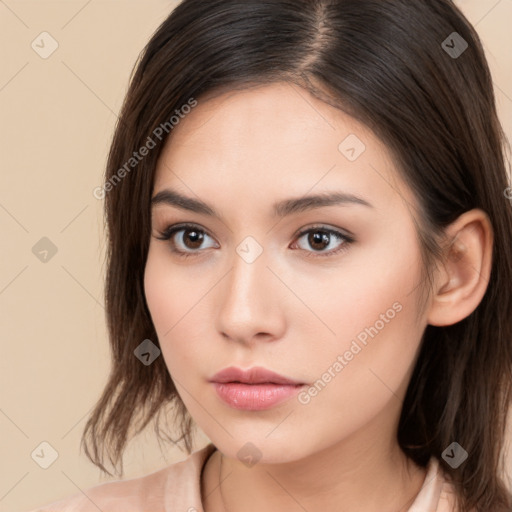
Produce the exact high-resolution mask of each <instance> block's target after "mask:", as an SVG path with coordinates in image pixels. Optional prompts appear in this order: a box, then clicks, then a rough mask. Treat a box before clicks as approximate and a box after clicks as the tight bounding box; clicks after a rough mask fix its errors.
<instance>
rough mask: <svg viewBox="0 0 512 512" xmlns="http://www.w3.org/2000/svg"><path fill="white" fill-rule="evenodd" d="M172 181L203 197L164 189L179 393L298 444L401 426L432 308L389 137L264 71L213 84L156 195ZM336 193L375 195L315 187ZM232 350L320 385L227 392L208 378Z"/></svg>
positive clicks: (159, 214) (272, 441)
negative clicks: (247, 85) (226, 88)
mask: <svg viewBox="0 0 512 512" xmlns="http://www.w3.org/2000/svg"><path fill="white" fill-rule="evenodd" d="M167 189H168V190H172V191H173V192H174V193H175V194H179V195H181V196H185V197H186V198H188V199H189V201H190V203H188V204H187V203H184V202H181V205H182V207H180V206H179V205H178V204H177V202H176V201H170V200H169V201H168V202H166V201H159V202H155V204H154V205H153V218H152V238H151V242H150V248H149V254H148V259H147V265H146V269H145V293H146V298H147V303H148V306H149V310H150V313H151V317H152V320H153V323H154V326H155V328H156V332H157V334H158V339H159V342H160V346H161V349H162V355H163V357H164V360H165V363H166V365H167V367H168V369H169V372H170V375H171V377H172V379H173V381H174V383H175V385H176V387H177V390H178V392H179V395H180V397H181V399H182V400H183V402H184V403H185V405H186V407H187V409H188V411H189V412H190V414H191V415H192V417H193V418H194V420H195V421H196V423H197V424H198V425H199V426H200V427H201V428H202V430H203V431H204V432H205V433H206V435H207V436H208V437H209V438H210V439H211V440H212V441H213V443H214V444H215V445H216V446H217V447H218V448H219V449H220V450H221V451H222V452H224V453H225V454H227V455H228V456H231V457H236V456H237V453H238V452H239V450H240V449H242V448H243V447H244V446H245V448H243V450H246V451H247V450H249V451H251V450H253V452H254V454H257V456H258V457H261V459H262V461H267V462H277V461H281V462H287V461H292V460H296V459H299V458H302V457H305V456H307V455H310V454H313V453H315V452H318V451H319V450H322V449H326V448H332V447H333V446H334V445H335V444H337V443H343V442H344V441H347V440H349V439H353V440H356V439H358V438H359V442H360V443H361V446H359V447H355V449H356V450H359V449H362V448H363V446H362V444H363V443H365V442H367V439H366V441H365V440H364V439H363V437H361V433H363V432H365V433H367V434H368V435H369V433H371V437H372V439H373V442H375V443H382V442H384V443H386V442H388V443H389V442H393V441H394V439H393V435H394V432H395V431H396V426H397V423H398V415H399V412H400V409H401V406H402V399H403V396H404V394H405V390H406V387H407V384H408V381H409V378H410V375H411V372H412V369H413V366H414V362H415V358H416V355H417V352H418V348H419V343H420V339H421V335H422V333H423V331H424V328H425V326H426V323H427V322H426V315H425V314H424V312H421V311H418V309H417V300H418V293H420V292H421V287H422V286H423V283H422V282H421V272H420V270H421V257H420V250H419V245H418V240H417V237H416V231H415V226H414V223H413V220H412V218H411V210H412V207H413V206H414V205H415V204H416V202H415V198H414V197H413V196H412V193H411V192H410V190H409V189H408V188H406V186H405V185H404V184H403V182H401V181H400V179H399V177H398V175H397V173H396V170H395V169H394V167H393V163H392V162H391V159H390V154H389V153H388V152H387V150H386V147H385V146H383V145H382V143H381V142H380V141H379V140H378V139H377V138H376V137H375V136H374V135H373V134H372V133H371V132H370V131H369V130H368V129H366V128H365V127H364V126H362V125H361V124H359V123H358V122H356V121H355V120H354V119H352V118H351V117H349V116H347V115H346V114H344V113H342V112H341V111H339V110H337V109H334V108H333V107H330V106H328V105H326V104H325V103H323V102H321V101H319V100H317V99H316V98H314V97H313V96H311V95H310V94H309V93H308V92H306V91H305V90H303V89H300V88H299V87H297V86H295V85H290V84H286V83H280V84H273V85H266V86H261V87H258V88H253V89H248V90H245V91H242V92H240V91H237V92H231V93H226V94H223V95H221V96H218V97H216V98H215V97H214V98H213V99H209V100H208V101H202V100H201V98H199V100H198V105H197V106H196V107H195V108H193V109H192V111H191V112H190V113H189V114H187V115H186V116H185V117H184V119H182V120H181V121H180V123H179V124H178V125H177V126H175V127H174V129H173V132H172V134H171V138H170V139H169V140H168V142H167V144H166V146H165V148H164V150H163V152H162V155H161V157H160V160H159V163H158V168H157V172H156V177H155V184H154V191H153V197H154V196H156V195H157V194H158V193H160V192H162V191H164V190H167ZM330 194H339V195H340V197H341V195H351V196H357V197H358V198H360V200H358V201H341V202H336V201H335V200H333V201H330V202H328V203H325V204H324V205H319V204H318V203H317V202H315V201H313V200H307V199H306V198H307V197H310V196H317V195H322V196H324V197H327V196H328V195H330ZM169 197H170V196H169ZM174 197H175V198H176V197H177V196H174ZM192 201H200V202H202V203H206V205H207V206H208V208H203V209H202V210H199V209H197V211H194V210H193V209H192V207H191V202H192ZM275 205H279V207H275ZM185 206H188V208H185ZM208 209H210V210H211V211H214V212H215V214H216V215H214V214H211V212H210V213H209V212H208V211H207V210H208ZM217 215H218V216H217ZM182 223H187V224H191V225H192V226H191V227H188V228H185V229H184V228H181V230H178V231H176V232H175V233H174V234H173V235H172V236H171V238H170V239H169V240H160V239H158V238H157V237H160V236H161V233H163V232H164V231H165V230H166V229H167V228H168V227H169V226H175V225H177V224H182ZM304 232H305V233H304ZM301 233H302V234H301ZM344 237H350V238H348V239H346V238H344ZM350 239H351V240H353V241H351V242H349V241H348V240H350ZM231 366H234V367H238V368H241V369H248V368H251V367H254V366H258V367H264V368H266V369H269V370H271V371H273V372H276V373H278V374H280V375H282V376H285V377H287V378H289V379H292V380H294V381H298V382H300V383H304V384H305V385H303V386H302V387H298V388H291V387H286V388H281V390H283V389H284V390H285V392H286V391H288V394H286V396H288V398H287V399H286V400H281V401H279V402H277V403H272V402H264V403H266V404H267V405H263V406H261V403H262V402H258V401H257V397H256V398H254V396H253V395H255V394H256V389H257V388H256V387H255V386H254V385H253V386H252V388H250V385H245V386H243V385H240V384H238V385H231V387H229V386H228V387H227V388H226V387H224V389H227V394H228V395H229V396H231V398H232V399H233V398H234V399H236V397H237V396H238V398H239V400H238V402H236V403H233V402H232V403H228V402H226V401H224V400H223V399H222V398H221V397H220V395H219V394H218V392H217V388H219V389H220V387H219V386H217V385H215V384H213V383H212V382H210V380H211V379H212V378H213V377H214V375H215V374H216V373H217V372H219V371H220V370H222V369H224V368H227V367H231ZM242 386H243V388H244V390H247V391H243V392H242V394H244V393H245V395H244V396H249V399H247V400H245V401H244V400H242V398H241V397H240V395H237V393H238V392H239V391H240V389H242ZM258 389H259V390H261V389H263V387H262V386H258ZM271 389H275V388H271ZM263 393H264V391H263ZM270 393H271V394H272V393H273V391H270ZM251 396H252V397H253V398H254V400H256V402H257V403H258V404H260V406H261V407H260V408H259V409H258V408H257V407H256V405H254V404H255V403H256V402H254V400H253V401H251V398H250V397H251ZM263 396H265V395H263ZM279 396H281V395H279ZM237 404H238V405H237ZM251 404H253V406H251ZM246 443H252V444H251V445H247V444H246ZM252 445H254V446H252ZM255 447H256V448H255ZM243 450H242V452H241V453H244V452H243Z"/></svg>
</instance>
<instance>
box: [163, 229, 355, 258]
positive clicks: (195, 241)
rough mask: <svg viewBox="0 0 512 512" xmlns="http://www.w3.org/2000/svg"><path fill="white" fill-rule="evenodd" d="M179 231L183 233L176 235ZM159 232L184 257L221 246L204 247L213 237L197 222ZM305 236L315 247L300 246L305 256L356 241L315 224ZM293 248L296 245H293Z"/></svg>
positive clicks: (333, 252) (326, 253)
mask: <svg viewBox="0 0 512 512" xmlns="http://www.w3.org/2000/svg"><path fill="white" fill-rule="evenodd" d="M178 233H181V234H180V235H179V236H176V235H177V234H178ZM159 234H160V236H157V237H156V238H157V239H158V240H164V241H167V240H169V241H170V242H171V243H170V245H171V251H172V252H173V253H175V254H176V255H178V256H180V257H184V258H186V257H189V256H194V255H198V254H199V253H200V252H201V251H200V249H208V248H212V247H213V248H218V247H219V246H218V245H215V244H213V245H210V246H207V247H204V246H203V242H204V241H205V237H207V238H212V237H210V235H208V233H207V232H206V231H205V230H204V229H201V228H199V227H198V226H197V225H195V224H176V225H172V226H168V227H167V228H166V229H165V230H164V231H161V232H159ZM306 235H307V237H306ZM304 237H305V241H306V244H307V245H309V246H310V247H311V248H313V251H310V250H309V249H307V248H303V247H299V248H300V249H301V250H304V251H305V256H307V257H313V258H315V257H327V256H334V255H336V254H339V253H341V252H344V251H346V250H347V249H348V246H349V244H351V243H352V242H354V241H355V239H354V238H353V237H352V236H349V235H347V234H345V233H342V232H340V231H338V230H335V229H332V228H327V227H326V226H314V227H312V228H308V229H305V230H302V231H301V232H300V233H299V234H298V235H297V238H298V240H300V239H302V238H304ZM212 240H213V239H212ZM294 245H297V244H294ZM333 246H334V247H333ZM329 247H330V248H331V250H328V251H326V250H325V249H326V248H327V249H328V248H329ZM292 248H294V247H293V246H292Z"/></svg>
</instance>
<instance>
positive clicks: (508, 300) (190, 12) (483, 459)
mask: <svg viewBox="0 0 512 512" xmlns="http://www.w3.org/2000/svg"><path fill="white" fill-rule="evenodd" d="M454 32H455V33H456V34H454ZM466 45H467V47H466ZM130 78H131V83H130V86H129V90H128V93H127V95H126V98H125V101H124V104H123V107H122V111H121V114H120V118H119V121H118V123H117V126H116V130H115V133H114V137H113V141H112V145H111V149H110V153H109V157H108V162H107V167H106V173H105V179H106V183H105V186H104V187H103V189H102V190H103V197H104V200H105V204H104V206H105V217H106V224H107V234H108V250H107V272H106V282H105V302H106V316H107V323H108V331H109V338H110V344H111V350H112V370H111V373H110V376H109V380H108V383H107V385H106V387H105V389H104V391H103V394H102V396H101V397H100V399H99V401H98V403H97V404H96V407H95V410H94V411H93V413H92V415H91V417H90V418H89V420H88V422H87V425H86V427H85V430H84V434H83V438H82V443H83V446H84V447H85V452H86V454H87V456H88V457H89V458H90V459H91V460H92V462H93V463H94V464H96V465H97V466H98V467H99V468H101V469H102V471H104V472H105V473H108V474H110V475H111V473H110V472H109V471H107V469H106V468H105V466H104V464H103V462H104V454H105V453H106V454H107V455H108V458H109V460H110V463H111V464H112V465H113V466H114V469H115V470H117V466H118V464H120V465H121V471H120V472H119V473H118V474H120V475H122V474H123V468H122V453H123V450H124V448H125V446H126V444H127V442H128V441H129V440H130V439H131V438H132V437H133V435H135V434H137V433H139V432H141V431H142V429H143V428H144V427H146V425H148V423H149V421H150V420H152V419H154V420H156V421H155V431H156V433H157V436H159V437H160V438H164V437H165V438H166V439H168V440H170V441H172V442H179V441H182V440H183V441H184V443H185V447H186V450H187V452H188V453H189V454H190V453H191V451H192V435H191V434H192V426H193V422H192V419H191V417H190V415H189V414H188V412H187V410H186V409H185V406H184V404H183V403H182V401H181V399H180V398H179V396H178V394H177V391H176V388H175V386H174V384H173V381H172V378H171V377H170V375H169V372H168V369H167V367H166V365H165V362H164V359H163V358H162V357H158V358H157V359H156V360H155V361H154V362H153V363H152V364H151V365H148V366H146V365H144V364H141V361H140V360H139V359H138V358H137V357H135V355H134V350H135V348H136V347H137V346H138V345H139V344H140V343H141V342H142V341H143V340H145V339H150V340H152V341H153V343H155V344H156V345H157V346H158V339H157V335H156V332H155V329H154V326H153V324H152V321H151V317H150V314H149V310H148V307H147V303H146V300H145V295H144V284H143V276H144V267H145V262H146V257H147V252H148V246H149V239H150V233H151V210H150V200H151V194H152V187H153V179H154V174H155V169H156V164H157V160H158V157H159V154H160V152H161V149H162V146H163V144H164V142H165V141H166V138H167V136H168V134H170V133H171V130H172V123H169V120H170V119H171V118H172V117H173V116H174V117H175V119H176V120H177V121H178V122H179V119H181V117H182V116H181V115H179V119H178V116H176V114H179V113H180V112H182V111H183V110H182V108H183V106H184V105H186V104H190V100H191V98H192V99H193V98H198V101H199V102H200V101H201V95H203V94H205V93H206V92H209V93H211V92H212V91H214V90H229V89H234V88H237V87H249V86H250V85H251V84H265V83H271V82H276V81H288V82H293V83H295V84H298V85H300V86H302V87H305V88H307V89H308V90H309V91H310V92H311V93H313V94H314V95H316V96H317V97H318V98H320V99H322V100H323V101H326V102H328V103H329V104H331V105H333V106H335V107H337V108H339V109H340V110H342V111H344V112H346V113H348V114H349V115H351V116H353V117H354V118H356V119H357V120H359V121H360V122H362V123H364V124H365V125H367V126H368V127H370V128H371V129H372V130H373V131H374V133H375V134H376V135H377V136H378V137H379V138H380V139H381V140H382V141H383V142H384V143H385V144H386V145H387V146H388V147H389V148H390V150H391V151H392V154H393V156H394V159H395V162H396V164H397V169H398V172H400V174H401V176H402V177H403V179H404V180H405V181H406V183H407V184H408V185H409V186H410V187H411V189H412V190H413V192H414V193H415V195H416V197H417V198H418V201H419V204H420V210H421V211H420V214H419V217H420V219H419V222H418V223H417V227H418V235H419V240H420V242H421V244H420V245H421V249H422V254H423V255H424V263H425V265H424V267H425V268H424V270H425V276H426V277H427V278H428V279H427V280H430V279H431V270H432V268H433V265H434V264H435V262H436V261H439V260H440V258H442V255H443V247H442V246H441V244H440V240H441V239H442V233H443V229H444V228H445V227H446V226H447V225H449V224H450V223H451V222H453V221H454V220H455V219H457V217H458V216H460V215H461V214H462V213H464V212H466V211H468V210H470V209H473V208H481V209H482V210H484V211H485V212H486V213H487V215H488V216H489V219H490V221H491V224H492V227H493V232H494V247H493V261H492V271H491V275H490V281H489V283H488V287H487V290H486V293H485V295H484V297H483V299H482V301H481V303H480V304H479V305H478V307H477V308H476V309H475V311H474V312H473V313H472V314H470V315H469V316H468V317H467V318H465V319H463V320H462V321H460V322H457V323H456V324H454V325H450V326H447V327H436V326H432V325H428V326H427V327H426V329H425V332H424V335H423V338H422V345H421V348H420V354H419V358H418V361H417V364H416V366H415V369H414V372H413V375H412V378H411V381H410V383H409V387H408V389H407V393H406V397H405V400H404V404H403V408H402V413H401V417H400V422H399V427H398V432H397V437H398V442H399V444H400V446H401V448H402V450H403V451H404V453H405V454H407V456H409V457H410V458H411V459H413V460H414V461H415V462H416V463H417V464H418V465H420V466H422V467H425V466H426V464H427V462H428V460H429V458H430V457H431V456H434V457H436V458H438V459H439V460H440V463H441V466H442V468H443V469H444V470H445V471H446V472H447V474H448V475H449V476H450V477H451V479H452V480H453V482H454V484H455V486H456V490H457V494H458V497H459V499H460V506H461V507H462V508H461V510H462V511H463V512H467V511H468V510H470V509H471V508H474V510H476V511H482V512H483V511H485V512H488V511H490V510H492V511H493V512H500V511H509V510H511V507H512V496H511V494H510V493H509V492H508V491H507V488H506V487H505V484H504V481H503V479H502V477H501V476H500V472H503V471H504V467H503V453H502V450H503V447H504V436H505V427H506V419H507V411H508V410H509V406H510V402H511V374H512V286H511V284H512V252H511V251H510V241H511V240H512V208H511V204H510V202H509V200H508V197H509V194H507V193H506V191H508V192H510V191H511V189H510V188H507V187H509V186H510V183H509V182H508V181H507V172H506V171H507V169H506V159H505V151H504V150H505V147H507V148H509V149H510V145H509V144H508V141H507V139H506V137H505V134H504V132H503V129H502V127H501V125H500V122H499V120H498V117H497V112H496V106H495V98H494V92H493V86H492V80H491V75H490V71H489V68H488V64H487V61H486V59H485V55H484V51H483V48H482V44H481V42H480V39H479V37H478V35H477V33H476V31H475V29H474V28H473V27H472V26H471V24H470V23H469V22H468V21H467V19H466V18H465V17H464V15H463V14H462V13H461V11H460V10H459V9H458V8H457V7H456V6H455V5H454V4H453V3H452V2H451V1H449V0H263V1H262V0H244V1H240V0H208V1H207V2H205V1H203V0H184V1H183V2H181V3H180V4H179V5H178V6H177V7H176V9H174V10H173V12H172V13H171V14H170V15H169V17H168V18H167V19H166V20H165V21H164V22H163V23H162V24H161V25H160V27H159V28H158V29H157V30H156V32H155V34H154V35H153V36H152V38H151V40H150V41H149V43H148V44H147V45H146V47H145V49H144V50H143V52H142V53H141V56H140V57H139V60H138V62H137V64H136V66H135V67H134V72H132V76H131V77H130ZM162 127H164V131H165V134H164V136H163V137H162V136H161V135H162V134H163V133H164V132H163V131H162ZM156 134H160V136H157V135H156ZM150 139H151V140H152V141H153V142H154V143H155V146H156V147H155V148H154V149H151V150H150V151H148V152H147V154H146V155H145V156H144V157H143V158H142V157H137V158H136V159H135V160H131V159H134V158H135V157H134V154H135V153H134V152H138V151H139V149H140V148H142V147H143V146H145V145H146V147H149V140H150ZM155 139H158V140H155ZM127 162H130V166H131V167H132V168H133V169H129V168H127ZM132 164H133V165H132ZM121 168H123V169H125V172H124V173H121V172H120V170H121ZM130 171H131V172H130ZM424 289H425V290H427V291H428V290H429V288H428V286H425V288H424ZM164 406H173V414H174V416H173V419H174V423H175V424H176V425H178V426H179V427H180V433H181V437H179V438H178V439H177V440H173V439H172V438H171V437H170V436H168V435H166V434H164V433H163V432H162V430H161V429H160V426H159V424H160V420H161V418H160V415H161V413H162V411H165V409H166V407H164ZM453 441H456V442H457V443H459V444H460V445H461V446H462V447H463V448H464V449H465V450H466V451H467V452H468V453H469V457H468V459H467V460H466V461H465V462H464V463H463V464H462V465H460V466H459V467H458V468H457V469H454V468H452V467H451V466H450V465H449V464H447V463H445V462H444V459H443V458H442V453H443V451H444V450H445V449H446V448H447V447H448V446H449V445H450V444H451V443H452V442H453Z"/></svg>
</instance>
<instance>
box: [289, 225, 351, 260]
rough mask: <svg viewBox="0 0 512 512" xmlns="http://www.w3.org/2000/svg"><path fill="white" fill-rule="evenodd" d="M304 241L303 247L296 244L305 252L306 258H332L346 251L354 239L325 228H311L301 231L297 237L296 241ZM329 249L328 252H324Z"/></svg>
mask: <svg viewBox="0 0 512 512" xmlns="http://www.w3.org/2000/svg"><path fill="white" fill-rule="evenodd" d="M301 239H304V240H305V241H306V243H305V244H303V245H304V246H303V247H301V244H299V243H297V244H296V245H298V246H299V248H300V249H303V250H304V251H305V255H306V256H312V257H315V256H320V257H323V256H334V255H335V254H338V253H340V252H341V251H345V250H347V249H348V246H349V245H350V244H351V243H352V242H354V238H352V237H351V236H348V235H345V234H343V233H341V232H339V231H336V230H334V229H329V228H325V227H316V228H315V227H313V228H310V229H306V230H303V231H302V232H301V233H299V235H298V240H301ZM326 249H330V250H326Z"/></svg>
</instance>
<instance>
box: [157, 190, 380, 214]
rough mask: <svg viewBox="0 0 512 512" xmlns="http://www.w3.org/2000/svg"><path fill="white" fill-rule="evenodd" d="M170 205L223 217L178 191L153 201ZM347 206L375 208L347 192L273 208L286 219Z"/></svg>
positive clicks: (165, 192)
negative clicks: (330, 207) (295, 214)
mask: <svg viewBox="0 0 512 512" xmlns="http://www.w3.org/2000/svg"><path fill="white" fill-rule="evenodd" d="M161 204H164V205H169V206H175V207H177V208H181V209H182V210H188V211H191V212H196V213H200V214H203V215H210V216H213V217H216V218H218V219H221V218H222V216H221V215H220V214H219V213H218V212H217V211H216V210H215V209H214V208H213V207H211V206H210V205H208V204H207V203H205V202H204V201H201V200H200V199H194V198H192V197H187V196H184V195H182V194H180V193H179V192H177V191H176V190H171V189H163V190H161V191H160V192H158V193H157V194H156V195H155V196H153V198H152V199H151V207H154V206H156V205H161ZM333 205H336V206H346V205H362V206H367V207H369V208H373V205H372V204H371V203H369V202H368V201H366V200H365V199H363V198H362V197H359V196H356V195H354V194H350V193H346V192H337V191H335V192H324V193H321V194H315V195H309V196H303V197H298V198H291V199H285V200H282V201H278V202H277V203H274V205H273V206H272V209H273V215H274V217H286V216H288V215H292V214H294V213H299V212H304V211H307V210H312V209H314V208H322V207H324V206H333Z"/></svg>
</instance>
